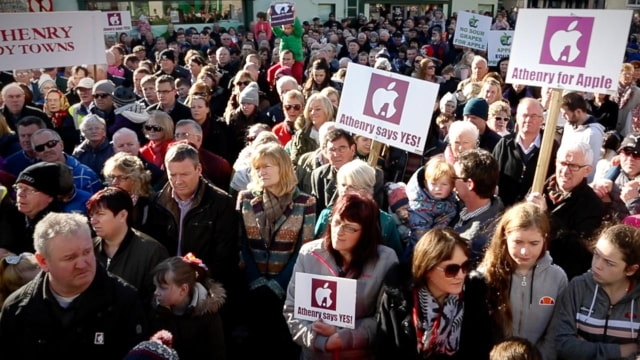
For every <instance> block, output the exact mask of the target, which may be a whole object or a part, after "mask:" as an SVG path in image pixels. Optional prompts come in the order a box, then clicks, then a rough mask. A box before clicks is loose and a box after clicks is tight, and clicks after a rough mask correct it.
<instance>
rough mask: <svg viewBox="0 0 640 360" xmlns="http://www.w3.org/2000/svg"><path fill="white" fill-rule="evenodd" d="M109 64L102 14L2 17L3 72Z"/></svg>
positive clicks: (0, 53)
mask: <svg viewBox="0 0 640 360" xmlns="http://www.w3.org/2000/svg"><path fill="white" fill-rule="evenodd" d="M106 63H107V60H106V56H105V45H104V33H103V31H102V13H101V12H100V11H69V12H49V13H3V14H0V68H1V69H0V70H13V69H34V68H42V67H57V66H72V65H80V64H106Z"/></svg>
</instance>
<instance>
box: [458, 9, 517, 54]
mask: <svg viewBox="0 0 640 360" xmlns="http://www.w3.org/2000/svg"><path fill="white" fill-rule="evenodd" d="M519 21H520V15H518V22H519ZM518 26H520V23H518ZM490 28H491V17H489V16H484V15H479V14H474V13H470V12H466V11H461V12H460V13H458V21H457V22H456V31H455V33H454V34H455V35H454V38H453V45H460V46H466V47H468V48H471V49H476V50H480V51H486V50H487V37H488V34H489V29H490Z"/></svg>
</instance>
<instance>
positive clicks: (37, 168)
mask: <svg viewBox="0 0 640 360" xmlns="http://www.w3.org/2000/svg"><path fill="white" fill-rule="evenodd" d="M59 176H60V169H59V167H58V164H57V163H50V162H39V163H37V164H33V165H31V166H29V167H27V168H26V169H24V170H22V172H21V173H20V174H19V175H18V179H17V180H16V184H27V185H29V186H31V187H33V188H34V189H36V190H38V191H40V192H42V193H44V194H47V195H49V196H51V197H56V196H57V195H58V194H59V192H60V184H59V182H58V181H56V180H55V179H58V178H59Z"/></svg>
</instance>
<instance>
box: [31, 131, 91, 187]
mask: <svg viewBox="0 0 640 360" xmlns="http://www.w3.org/2000/svg"><path fill="white" fill-rule="evenodd" d="M63 145H64V144H63V143H62V139H61V138H60V135H59V134H58V133H57V132H55V131H54V130H51V129H40V130H37V131H36V132H34V133H33V135H32V136H31V146H32V147H33V150H34V151H35V152H36V157H37V158H38V159H40V161H46V162H58V163H61V164H67V166H69V167H70V168H71V171H72V172H73V180H74V183H75V185H76V187H77V188H78V189H80V190H84V191H87V192H89V193H91V194H93V193H95V192H96V191H98V190H100V189H102V183H101V182H100V178H99V177H98V175H97V174H96V173H95V172H94V171H93V170H91V168H89V167H88V166H87V165H84V164H82V163H80V162H79V161H78V159H76V158H74V157H73V156H71V155H67V154H65V153H64V151H63Z"/></svg>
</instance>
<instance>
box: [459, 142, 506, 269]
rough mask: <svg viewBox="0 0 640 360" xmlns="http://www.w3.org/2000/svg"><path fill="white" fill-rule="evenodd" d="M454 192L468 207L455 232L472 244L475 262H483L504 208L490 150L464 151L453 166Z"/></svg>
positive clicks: (495, 164)
mask: <svg viewBox="0 0 640 360" xmlns="http://www.w3.org/2000/svg"><path fill="white" fill-rule="evenodd" d="M453 168H454V170H455V173H456V177H455V179H454V189H455V191H456V194H457V195H458V198H459V199H460V200H461V201H462V202H463V204H464V206H463V208H462V210H461V211H460V213H459V214H458V216H457V219H455V220H454V221H453V224H455V225H454V226H453V229H454V230H455V231H457V232H458V233H459V234H460V235H462V237H464V238H465V239H469V241H470V249H471V256H470V258H471V260H472V261H474V262H476V263H477V262H479V261H480V260H481V259H482V256H483V255H484V251H485V249H486V247H487V246H488V245H489V240H490V239H491V237H492V236H493V231H494V229H495V222H496V219H497V218H498V216H499V215H500V213H501V212H502V210H503V209H504V206H503V204H502V201H500V198H499V197H497V196H495V192H496V186H498V178H499V170H498V163H497V161H496V160H495V159H494V158H493V156H491V153H489V152H488V151H486V150H483V149H472V150H467V151H464V152H463V153H461V154H460V156H458V158H457V159H456V162H455V163H454V164H453Z"/></svg>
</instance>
